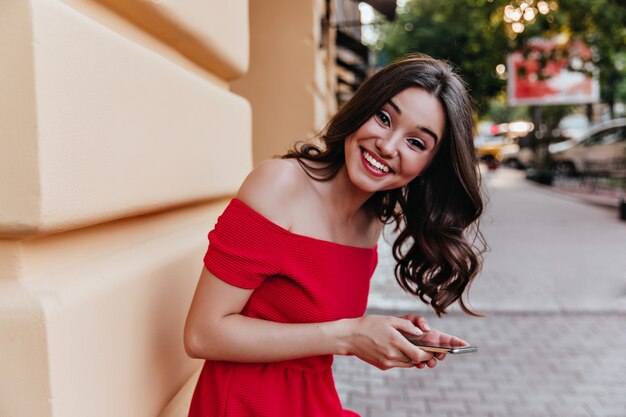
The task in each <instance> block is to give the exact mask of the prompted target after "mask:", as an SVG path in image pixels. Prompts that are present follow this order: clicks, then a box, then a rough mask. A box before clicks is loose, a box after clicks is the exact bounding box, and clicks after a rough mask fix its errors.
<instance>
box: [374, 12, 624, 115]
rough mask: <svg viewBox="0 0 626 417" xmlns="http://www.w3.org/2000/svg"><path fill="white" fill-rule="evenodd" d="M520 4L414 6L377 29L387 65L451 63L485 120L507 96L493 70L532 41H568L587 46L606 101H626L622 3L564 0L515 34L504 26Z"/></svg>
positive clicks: (504, 86)
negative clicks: (403, 60)
mask: <svg viewBox="0 0 626 417" xmlns="http://www.w3.org/2000/svg"><path fill="white" fill-rule="evenodd" d="M516 1H519V0H446V1H433V0H411V1H409V2H408V3H407V4H406V5H405V7H404V8H403V10H401V11H400V13H399V14H398V16H397V18H396V20H395V21H394V22H392V23H391V24H387V25H381V26H380V27H379V34H380V41H379V44H378V45H377V46H376V47H377V49H379V50H382V51H383V55H382V56H383V60H392V59H395V58H397V57H399V56H402V55H405V54H407V53H414V52H418V53H425V54H428V55H431V56H433V57H436V58H440V59H445V60H448V61H450V62H452V63H453V64H454V65H456V66H457V67H458V69H459V72H460V73H461V75H462V76H463V78H464V79H465V80H466V82H467V83H468V86H469V88H470V91H471V93H472V96H473V97H474V99H475V100H476V101H477V103H478V106H479V107H478V112H479V114H480V115H484V114H485V113H486V112H487V111H488V103H489V101H490V100H492V99H493V98H494V97H497V96H498V95H499V94H502V92H503V91H504V90H505V88H506V82H505V81H504V80H503V79H501V78H500V77H498V75H497V74H496V71H495V68H496V66H497V65H498V64H504V63H505V60H506V56H507V55H508V53H510V52H512V51H515V50H518V49H520V48H521V47H522V46H523V45H524V44H525V43H526V42H527V41H528V39H530V38H532V37H545V38H551V37H553V36H555V35H557V34H565V35H567V36H569V37H570V38H578V39H581V40H583V41H585V42H586V43H587V44H589V45H590V46H591V47H592V48H593V50H594V51H595V56H594V65H595V66H596V68H597V69H598V71H599V74H600V76H599V77H600V85H601V97H602V99H603V101H605V102H607V103H609V104H612V103H614V101H615V98H616V95H617V94H619V95H620V96H622V94H626V91H624V88H626V87H624V84H623V82H624V79H625V77H626V72H625V70H624V68H625V67H626V56H625V55H624V51H625V50H626V5H624V0H558V2H557V4H558V8H557V9H556V10H553V11H552V12H550V13H549V14H548V15H546V16H544V15H538V16H537V18H536V19H535V21H534V22H533V23H532V24H527V25H526V27H525V30H524V31H523V32H522V33H520V34H515V33H513V32H512V31H511V28H510V27H509V26H508V24H507V23H506V22H504V20H503V15H504V8H505V6H507V5H508V4H511V3H515V2H516Z"/></svg>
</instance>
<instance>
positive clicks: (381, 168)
mask: <svg viewBox="0 0 626 417" xmlns="http://www.w3.org/2000/svg"><path fill="white" fill-rule="evenodd" d="M363 156H364V157H365V160H366V161H367V162H369V163H370V164H371V165H373V166H374V167H375V168H377V169H378V170H379V171H383V172H389V167H388V166H387V165H383V164H381V163H380V162H378V161H377V160H376V159H374V157H373V156H372V155H370V154H369V153H367V151H363Z"/></svg>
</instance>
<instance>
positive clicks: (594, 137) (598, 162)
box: [549, 118, 626, 176]
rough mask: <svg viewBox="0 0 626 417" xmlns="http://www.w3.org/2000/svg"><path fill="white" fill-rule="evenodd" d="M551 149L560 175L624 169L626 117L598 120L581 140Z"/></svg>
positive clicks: (593, 173)
mask: <svg viewBox="0 0 626 417" xmlns="http://www.w3.org/2000/svg"><path fill="white" fill-rule="evenodd" d="M555 145H556V144H555ZM549 151H550V154H551V157H552V160H553V161H554V166H555V173H556V174H557V175H563V176H575V175H607V176H611V175H616V174H617V173H622V172H623V171H624V170H625V169H626V118H621V119H613V120H609V121H607V122H603V123H600V124H597V125H595V126H594V127H592V128H591V129H589V130H588V131H587V133H585V134H584V135H583V137H582V138H581V140H580V141H579V142H578V143H576V144H574V145H571V146H569V147H567V148H564V149H562V148H559V147H558V146H551V147H550V149H549Z"/></svg>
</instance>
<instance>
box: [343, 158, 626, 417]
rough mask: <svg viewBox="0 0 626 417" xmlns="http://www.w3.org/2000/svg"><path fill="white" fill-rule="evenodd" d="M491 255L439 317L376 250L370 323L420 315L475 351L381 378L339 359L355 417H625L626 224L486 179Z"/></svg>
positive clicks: (503, 180)
mask: <svg viewBox="0 0 626 417" xmlns="http://www.w3.org/2000/svg"><path fill="white" fill-rule="evenodd" d="M485 183H486V184H487V192H488V193H489V194H490V202H489V206H488V209H487V216H486V217H485V220H484V221H483V230H484V233H485V235H486V237H487V239H488V241H489V244H490V245H491V247H492V249H491V252H489V253H488V254H487V255H486V258H485V261H486V263H485V268H484V270H483V272H482V274H481V276H480V277H479V278H478V280H477V281H476V283H475V284H474V285H473V286H472V290H471V291H470V300H473V303H472V304H473V305H474V306H475V307H476V308H477V309H478V310H479V311H482V312H486V313H487V315H486V317H484V318H474V317H469V316H467V315H464V314H462V313H461V312H460V311H459V310H458V309H452V311H451V313H450V314H447V315H444V316H443V318H438V317H436V316H435V315H434V314H433V313H432V312H431V311H430V310H429V308H428V306H426V305H424V304H423V303H421V302H419V301H416V300H415V299H414V298H412V297H410V296H408V295H407V294H405V293H404V292H403V291H402V290H401V289H400V288H399V287H398V285H397V283H396V282H395V279H394V278H393V263H394V261H393V259H392V258H391V255H390V252H389V251H388V249H389V248H388V245H387V246H386V243H385V242H384V241H381V243H380V244H379V257H380V263H379V267H378V268H377V270H376V272H375V275H374V278H373V280H372V284H371V291H372V292H371V296H370V302H369V305H368V313H367V314H389V315H400V314H405V313H408V312H413V313H416V314H421V315H423V316H424V317H426V318H427V319H428V321H429V323H430V325H431V326H432V327H435V328H438V329H441V330H443V331H445V332H448V333H451V334H455V335H457V336H459V337H462V338H464V339H466V340H467V341H469V342H470V343H472V344H476V345H477V346H478V348H479V351H478V352H477V353H472V354H467V355H458V356H453V355H449V356H448V358H447V359H446V360H445V361H443V362H442V363H440V364H438V366H437V367H436V368H434V369H423V370H419V369H408V370H407V369H394V370H390V371H385V372H383V371H379V370H378V369H376V368H374V367H372V366H370V365H368V364H366V363H363V362H362V361H360V360H359V359H358V358H355V357H337V358H336V359H335V364H334V366H333V367H334V370H335V378H336V381H337V389H338V391H339V393H340V397H341V399H342V401H343V402H344V405H345V406H346V407H347V408H350V409H353V410H355V411H356V412H359V413H361V415H362V416H363V417H374V416H376V417H394V416H396V415H398V416H401V417H413V416H420V417H626V388H624V387H626V326H625V325H624V324H625V323H626V257H624V256H623V248H625V247H626V222H619V221H618V220H616V215H615V213H613V212H612V211H609V210H607V209H606V208H603V207H596V206H591V205H588V204H584V203H581V202H580V201H579V200H578V199H571V198H568V197H567V196H563V195H562V193H561V194H559V192H558V191H556V192H555V191H554V190H551V189H550V188H549V187H541V186H535V185H532V184H529V183H528V182H526V181H524V180H523V174H519V173H516V172H514V171H508V170H498V171H496V172H495V173H493V172H492V173H490V174H489V176H488V177H486V178H485Z"/></svg>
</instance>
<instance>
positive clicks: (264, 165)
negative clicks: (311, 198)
mask: <svg viewBox="0 0 626 417" xmlns="http://www.w3.org/2000/svg"><path fill="white" fill-rule="evenodd" d="M307 188H308V177H306V174H305V173H304V170H303V169H302V167H301V166H300V164H298V161H296V160H295V159H269V160H267V161H263V162H261V163H260V164H259V165H257V166H256V167H255V168H254V169H253V170H252V172H250V174H248V177H247V178H246V179H245V181H244V182H243V184H242V185H241V187H240V188H239V191H238V193H237V198H238V199H239V200H241V201H242V202H244V203H245V204H246V205H247V206H248V207H250V208H252V209H253V210H254V211H256V212H258V213H259V214H261V215H262V216H263V217H265V218H267V219H269V220H271V221H272V222H274V223H276V224H278V225H280V226H282V227H284V228H286V229H290V228H291V222H292V219H293V216H292V210H293V209H294V207H295V206H294V202H295V201H297V200H298V198H300V197H301V194H302V193H303V192H305V190H306V189H307Z"/></svg>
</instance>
